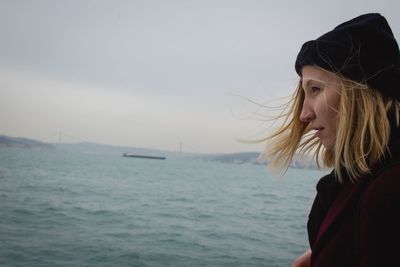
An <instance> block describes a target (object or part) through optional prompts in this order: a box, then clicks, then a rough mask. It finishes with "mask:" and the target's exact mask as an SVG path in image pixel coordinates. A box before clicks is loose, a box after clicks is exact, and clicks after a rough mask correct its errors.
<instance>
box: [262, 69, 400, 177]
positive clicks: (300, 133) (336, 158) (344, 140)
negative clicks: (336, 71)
mask: <svg viewBox="0 0 400 267" xmlns="http://www.w3.org/2000/svg"><path fill="white" fill-rule="evenodd" d="M339 77H340V78H341V90H340V95H341V97H340V104H339V108H338V116H337V120H338V121H337V135H336V139H335V145H334V149H330V150H329V149H326V148H325V147H324V146H323V145H322V143H321V142H320V140H319V139H318V138H317V137H316V136H315V135H311V134H309V133H310V131H311V128H310V127H309V123H308V122H302V121H301V120H300V113H301V111H302V107H303V100H304V91H303V88H302V86H301V81H300V82H299V83H298V85H297V89H296V91H295V93H294V94H293V96H292V98H291V99H290V101H289V102H288V103H287V104H286V105H285V106H284V109H283V112H282V113H281V114H280V115H278V116H277V117H276V119H283V123H282V125H281V126H280V127H279V128H278V129H277V130H276V131H274V132H273V133H272V134H271V135H270V136H268V137H267V138H265V139H263V141H267V142H268V143H267V147H266V149H265V151H264V153H263V157H264V158H265V159H267V160H269V161H270V162H271V164H272V166H278V167H284V168H286V169H287V168H288V167H289V164H290V163H291V161H292V159H293V157H294V155H295V154H297V153H298V154H300V155H304V154H308V153H311V154H313V156H314V159H315V161H316V163H317V165H318V166H320V159H321V158H322V162H323V165H324V166H325V167H334V171H335V174H336V177H337V179H338V181H339V182H341V183H343V182H345V181H346V180H350V181H352V182H355V181H356V180H357V177H360V175H363V174H366V173H368V172H370V170H371V167H372V166H373V165H374V164H375V163H377V162H378V161H379V160H381V159H383V158H384V157H386V156H387V154H388V153H390V151H389V148H388V143H389V138H390V130H391V125H390V120H389V118H388V112H393V114H395V116H394V117H395V118H394V119H395V123H396V127H397V126H398V125H399V113H400V102H399V101H397V100H394V99H389V98H386V97H384V96H382V94H381V93H380V92H379V91H377V90H372V89H370V88H369V87H368V86H367V85H366V84H365V83H357V82H354V81H352V80H348V79H346V78H343V77H341V76H340V75H339Z"/></svg>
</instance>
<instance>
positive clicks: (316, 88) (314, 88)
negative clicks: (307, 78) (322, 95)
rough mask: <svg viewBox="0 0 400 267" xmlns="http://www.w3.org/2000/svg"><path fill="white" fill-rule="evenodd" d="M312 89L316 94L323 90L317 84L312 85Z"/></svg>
mask: <svg viewBox="0 0 400 267" xmlns="http://www.w3.org/2000/svg"><path fill="white" fill-rule="evenodd" d="M310 91H311V93H313V94H316V93H318V92H319V91H321V88H320V87H317V86H312V87H311V88H310Z"/></svg>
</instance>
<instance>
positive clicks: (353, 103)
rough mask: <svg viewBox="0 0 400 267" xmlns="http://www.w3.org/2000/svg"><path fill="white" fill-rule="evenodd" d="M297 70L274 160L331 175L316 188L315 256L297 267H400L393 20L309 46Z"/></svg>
mask: <svg viewBox="0 0 400 267" xmlns="http://www.w3.org/2000/svg"><path fill="white" fill-rule="evenodd" d="M295 68H296V71H297V73H298V74H299V76H300V82H299V85H298V88H297V90H296V92H295V93H294V95H293V98H292V100H291V101H290V102H289V104H288V105H287V108H288V109H287V112H286V113H285V114H284V115H283V117H284V119H285V120H284V123H283V124H282V126H281V127H280V128H279V129H278V130H277V131H276V132H275V133H273V134H272V135H271V136H270V137H268V138H267V139H268V140H269V141H270V144H271V145H267V150H266V156H267V157H268V158H270V159H272V161H273V163H276V164H281V165H282V164H283V165H284V166H286V167H287V166H288V165H289V163H290V161H291V159H292V157H293V156H294V154H296V153H307V152H311V153H314V155H315V158H316V160H317V162H318V161H319V159H320V161H322V163H323V165H324V166H327V167H333V171H332V172H331V173H330V174H328V175H326V176H324V177H322V178H321V179H320V180H319V182H318V184H317V195H316V197H315V200H314V203H313V206H312V208H311V212H310V215H309V220H308V224H307V229H308V236H309V242H310V250H308V251H306V252H305V253H304V254H303V255H302V256H300V257H299V258H297V259H296V260H295V261H294V262H293V266H295V267H303V266H304V267H305V266H307V267H308V266H312V267H320V266H323V267H329V266H336V267H337V266H340V267H345V266H351V267H354V266H363V267H366V266H375V267H378V266H400V259H399V257H400V256H399V255H398V251H399V249H400V245H399V244H400V129H399V124H400V123H399V118H400V51H399V47H398V44H397V42H396V40H395V38H394V36H393V33H392V31H391V29H390V27H389V25H388V23H387V21H386V19H385V18H384V17H382V16H381V15H379V14H365V15H362V16H359V17H357V18H354V19H352V20H350V21H347V22H345V23H343V24H340V25H339V26H337V27H336V28H334V29H333V30H331V31H329V32H327V33H326V34H324V35H322V36H320V37H319V38H317V39H316V40H312V41H309V42H306V43H305V44H304V45H303V46H302V48H301V50H300V52H299V54H298V56H297V60H296V64H295Z"/></svg>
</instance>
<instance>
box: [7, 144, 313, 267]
mask: <svg viewBox="0 0 400 267" xmlns="http://www.w3.org/2000/svg"><path fill="white" fill-rule="evenodd" d="M320 175H321V173H320V172H316V171H310V170H294V169H293V170H289V171H288V173H287V174H286V176H285V178H283V179H281V178H277V177H274V176H273V175H271V174H269V173H268V171H267V169H266V168H265V167H263V166H255V165H233V164H223V163H215V162H200V161H190V160H165V161H158V160H144V159H131V158H123V157H119V156H111V155H87V154H74V153H66V152H61V151H39V150H28V149H10V148H1V149H0V266H270V267H273V266H276V267H278V266H279V267H280V266H282V267H283V266H290V263H291V261H292V260H293V258H295V257H296V256H297V255H298V254H300V253H302V252H303V251H304V250H305V249H306V248H307V237H306V226H305V225H306V220H307V214H308V211H309V208H310V205H311V202H312V199H313V197H314V188H315V183H316V180H317V178H318V177H319V176H320Z"/></svg>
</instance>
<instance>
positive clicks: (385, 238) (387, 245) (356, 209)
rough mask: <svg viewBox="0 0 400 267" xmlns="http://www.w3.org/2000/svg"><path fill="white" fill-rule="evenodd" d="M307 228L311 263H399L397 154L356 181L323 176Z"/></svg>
mask: <svg viewBox="0 0 400 267" xmlns="http://www.w3.org/2000/svg"><path fill="white" fill-rule="evenodd" d="M396 147H397V146H396ZM396 152H397V151H396ZM396 154H397V153H396ZM307 227H308V234H309V240H310V245H311V249H312V257H311V266H312V267H330V266H335V267H338V266H340V267H346V266H351V267H355V266H362V267H372V266H374V267H381V266H400V160H399V158H398V157H397V156H396V157H395V158H392V159H391V160H390V161H385V163H384V164H379V165H378V166H377V167H376V168H374V170H373V172H372V174H370V175H366V176H364V177H361V178H360V179H358V182H357V183H355V184H352V183H350V182H348V183H345V184H338V183H337V182H336V179H335V177H334V174H333V172H332V173H331V174H329V175H327V176H324V177H323V178H321V179H320V181H319V182H318V184H317V196H316V198H315V200H314V203H313V206H312V209H311V212H310V216H309V221H308V225H307Z"/></svg>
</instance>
